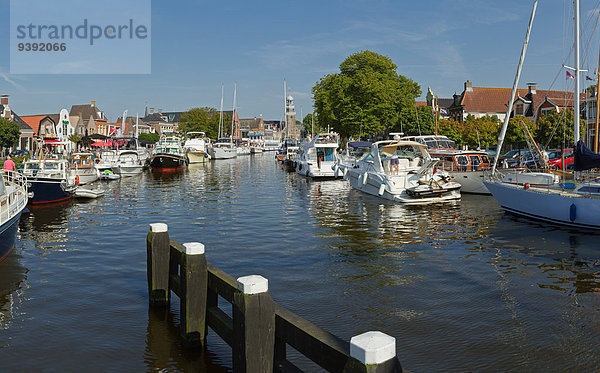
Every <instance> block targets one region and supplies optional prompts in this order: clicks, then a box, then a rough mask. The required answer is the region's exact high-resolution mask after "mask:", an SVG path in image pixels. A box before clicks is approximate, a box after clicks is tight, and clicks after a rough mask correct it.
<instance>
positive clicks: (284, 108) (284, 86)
mask: <svg viewBox="0 0 600 373" xmlns="http://www.w3.org/2000/svg"><path fill="white" fill-rule="evenodd" d="M283 124H284V126H285V140H287V138H288V125H287V88H286V85H285V79H283Z"/></svg>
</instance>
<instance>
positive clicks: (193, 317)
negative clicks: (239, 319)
mask: <svg viewBox="0 0 600 373" xmlns="http://www.w3.org/2000/svg"><path fill="white" fill-rule="evenodd" d="M183 247H184V250H185V253H184V255H183V258H182V260H181V268H180V278H181V298H180V303H179V305H180V317H181V336H182V338H183V343H184V345H186V347H201V346H203V345H204V343H205V342H206V297H207V288H208V272H207V264H206V256H205V255H204V245H203V244H201V243H200V242H188V243H184V244H183Z"/></svg>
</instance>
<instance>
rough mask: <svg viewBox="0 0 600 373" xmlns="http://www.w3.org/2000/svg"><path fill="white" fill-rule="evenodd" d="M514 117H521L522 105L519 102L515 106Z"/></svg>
mask: <svg viewBox="0 0 600 373" xmlns="http://www.w3.org/2000/svg"><path fill="white" fill-rule="evenodd" d="M515 115H523V103H521V102H519V103H517V104H516V105H515Z"/></svg>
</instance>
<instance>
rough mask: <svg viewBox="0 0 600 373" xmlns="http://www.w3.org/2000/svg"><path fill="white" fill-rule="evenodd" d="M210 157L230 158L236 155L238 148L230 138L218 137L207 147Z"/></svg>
mask: <svg viewBox="0 0 600 373" xmlns="http://www.w3.org/2000/svg"><path fill="white" fill-rule="evenodd" d="M208 154H209V155H210V157H211V159H230V158H235V157H237V156H238V150H237V147H236V146H235V144H234V143H233V142H232V141H231V140H230V139H219V140H217V141H216V142H214V143H212V144H211V146H210V147H209V148H208Z"/></svg>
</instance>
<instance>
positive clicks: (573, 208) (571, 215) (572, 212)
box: [569, 203, 577, 222]
mask: <svg viewBox="0 0 600 373" xmlns="http://www.w3.org/2000/svg"><path fill="white" fill-rule="evenodd" d="M569 219H571V221H572V222H573V221H575V219H577V206H575V204H574V203H571V207H570V208H569Z"/></svg>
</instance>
